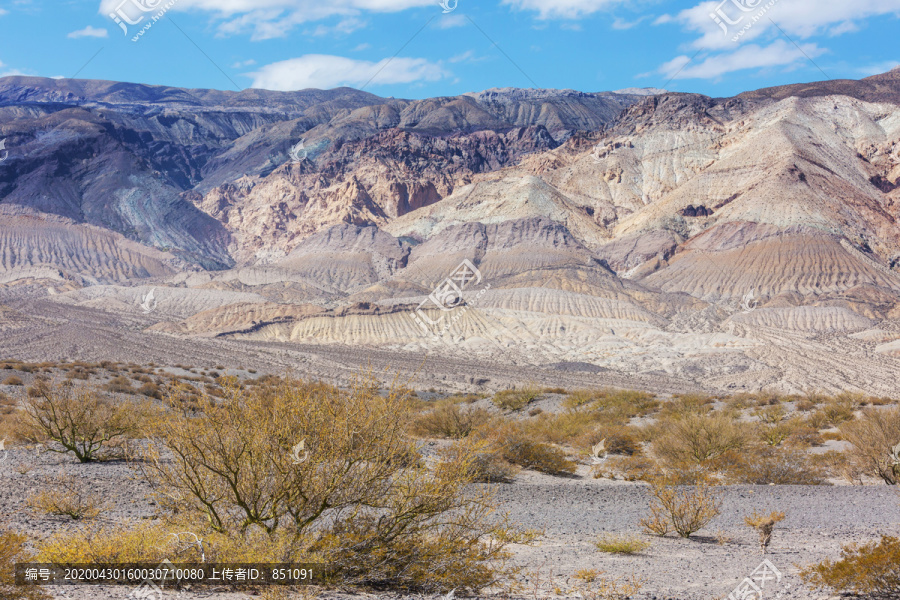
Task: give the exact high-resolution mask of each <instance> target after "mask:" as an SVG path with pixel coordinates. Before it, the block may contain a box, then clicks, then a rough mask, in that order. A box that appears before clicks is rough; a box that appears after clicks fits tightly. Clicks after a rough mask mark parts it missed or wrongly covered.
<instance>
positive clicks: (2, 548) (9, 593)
mask: <svg viewBox="0 0 900 600" xmlns="http://www.w3.org/2000/svg"><path fill="white" fill-rule="evenodd" d="M27 541H28V540H27V538H26V537H25V536H24V535H20V534H17V533H14V532H12V531H9V530H7V529H2V528H0V598H3V600H45V599H47V598H50V596H49V595H48V594H47V593H46V592H44V590H43V589H42V588H41V587H40V586H19V585H16V578H15V573H16V568H15V567H16V563H24V562H29V561H30V560H31V559H32V555H31V553H30V552H29V551H27V550H26V542H27Z"/></svg>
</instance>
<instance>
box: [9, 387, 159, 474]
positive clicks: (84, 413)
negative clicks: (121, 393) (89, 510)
mask: <svg viewBox="0 0 900 600" xmlns="http://www.w3.org/2000/svg"><path fill="white" fill-rule="evenodd" d="M37 389H38V390H39V395H38V397H36V398H28V399H27V400H26V402H25V411H24V415H23V418H22V428H21V431H22V435H23V436H24V437H25V438H26V439H28V440H30V441H33V442H43V441H50V442H54V443H55V444H58V445H59V446H60V447H61V448H57V447H55V446H54V445H53V444H48V445H47V449H48V450H50V451H51V452H61V453H71V454H74V455H75V457H76V458H77V459H78V460H79V461H80V462H83V463H87V462H93V461H96V460H100V459H101V458H104V457H106V456H109V455H110V454H112V452H113V449H114V448H115V447H116V446H119V445H121V444H122V442H124V441H125V440H126V439H127V438H128V437H129V436H131V435H133V434H134V433H136V432H137V427H138V423H139V422H140V420H141V415H142V412H143V411H142V410H138V407H137V406H136V405H134V404H131V403H121V402H120V403H113V402H110V401H109V400H107V399H105V398H103V397H101V396H100V393H99V392H97V391H96V390H94V389H92V388H87V387H77V386H74V385H53V384H48V383H42V384H40V385H39V386H38V387H37Z"/></svg>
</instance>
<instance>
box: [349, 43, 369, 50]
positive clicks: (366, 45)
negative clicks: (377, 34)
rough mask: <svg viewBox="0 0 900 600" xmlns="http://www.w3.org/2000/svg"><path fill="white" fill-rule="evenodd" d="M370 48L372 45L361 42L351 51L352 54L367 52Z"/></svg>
mask: <svg viewBox="0 0 900 600" xmlns="http://www.w3.org/2000/svg"><path fill="white" fill-rule="evenodd" d="M371 47H372V44H369V43H368V42H363V43H362V44H359V45H358V46H357V47H356V48H354V49H353V51H354V52H362V51H363V50H368V49H369V48H371Z"/></svg>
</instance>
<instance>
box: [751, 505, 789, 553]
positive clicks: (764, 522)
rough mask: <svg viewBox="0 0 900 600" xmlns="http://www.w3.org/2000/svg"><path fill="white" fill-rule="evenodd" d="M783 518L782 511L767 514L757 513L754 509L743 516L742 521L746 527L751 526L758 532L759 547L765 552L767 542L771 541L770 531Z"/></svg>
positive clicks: (767, 546) (767, 545) (773, 529)
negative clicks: (747, 515) (749, 513)
mask: <svg viewBox="0 0 900 600" xmlns="http://www.w3.org/2000/svg"><path fill="white" fill-rule="evenodd" d="M783 520H784V513H783V512H775V511H772V512H771V513H770V514H768V515H762V514H758V513H757V512H756V511H755V510H754V511H753V514H752V515H750V516H749V517H745V518H744V523H746V524H747V526H748V527H752V528H753V529H755V530H756V532H757V533H758V534H759V549H760V550H762V553H763V554H765V553H766V552H767V551H768V548H769V543H771V541H772V532H773V531H775V525H776V524H777V523H780V522H781V521H783Z"/></svg>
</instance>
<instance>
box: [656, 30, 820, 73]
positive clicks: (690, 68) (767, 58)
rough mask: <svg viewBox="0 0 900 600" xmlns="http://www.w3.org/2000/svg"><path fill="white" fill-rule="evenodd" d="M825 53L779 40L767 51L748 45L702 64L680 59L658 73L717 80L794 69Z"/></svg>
mask: <svg viewBox="0 0 900 600" xmlns="http://www.w3.org/2000/svg"><path fill="white" fill-rule="evenodd" d="M801 49H802V51H801ZM824 52H825V50H824V49H823V48H819V47H818V46H816V45H815V44H802V45H801V46H800V48H797V47H796V46H794V45H793V44H791V43H789V42H785V41H783V40H776V41H775V42H773V43H772V44H769V45H768V46H765V47H761V46H758V45H756V44H745V45H743V46H741V47H740V48H739V49H738V50H736V51H734V52H730V53H725V54H715V55H713V56H708V57H706V58H705V59H703V60H702V61H700V62H695V61H690V57H688V56H678V57H676V58H674V59H672V60H670V61H669V62H667V63H665V64H664V65H663V66H662V67H660V69H659V70H660V73H662V74H663V76H664V77H667V78H671V79H714V78H716V77H721V76H722V75H725V74H726V73H731V72H734V71H742V70H744V69H759V68H764V67H786V66H791V65H793V64H795V63H799V62H800V61H804V60H808V59H807V56H809V58H815V57H817V56H821V55H822V54H823V53H824ZM689 61H690V63H689ZM685 65H687V66H685Z"/></svg>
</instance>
